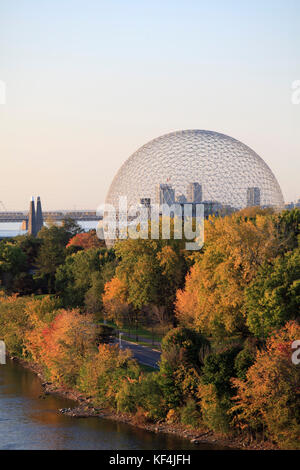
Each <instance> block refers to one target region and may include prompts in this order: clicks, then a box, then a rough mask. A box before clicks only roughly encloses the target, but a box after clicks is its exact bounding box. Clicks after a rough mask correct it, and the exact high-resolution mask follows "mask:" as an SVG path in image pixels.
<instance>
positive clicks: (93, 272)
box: [55, 248, 115, 311]
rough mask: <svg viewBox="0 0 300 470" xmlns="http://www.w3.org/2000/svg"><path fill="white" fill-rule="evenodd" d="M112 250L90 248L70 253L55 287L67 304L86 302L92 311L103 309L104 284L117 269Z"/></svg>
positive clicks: (62, 266)
mask: <svg viewBox="0 0 300 470" xmlns="http://www.w3.org/2000/svg"><path fill="white" fill-rule="evenodd" d="M114 258H115V255H114V252H113V251H112V250H106V249H99V248H90V249H88V250H81V251H78V252H77V253H73V254H72V255H70V256H67V257H66V260H65V263H64V264H63V265H61V266H60V267H59V268H58V269H57V272H56V275H55V290H56V292H57V293H58V294H59V295H60V296H61V297H62V299H63V302H64V306H65V307H68V306H70V307H82V306H84V305H86V307H87V309H88V311H91V308H92V304H93V305H94V307H93V308H95V309H96V311H97V310H98V311H99V309H102V294H103V292H104V285H105V282H107V281H108V280H109V279H110V278H111V277H112V276H113V275H114V270H115V260H114Z"/></svg>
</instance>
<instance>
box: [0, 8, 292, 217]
mask: <svg viewBox="0 0 300 470" xmlns="http://www.w3.org/2000/svg"><path fill="white" fill-rule="evenodd" d="M0 80H3V81H5V82H6V86H7V103H6V105H0V156H1V190H0V200H1V201H4V203H5V205H6V206H7V208H9V209H23V208H26V207H27V205H28V200H29V197H30V196H31V194H40V195H41V197H42V199H43V203H44V207H45V208H49V209H56V208H57V209H59V208H74V207H76V208H78V209H79V208H91V209H92V208H95V207H97V206H98V204H100V203H101V202H103V200H104V198H105V194H106V191H107V189H108V187H109V184H110V182H111V179H112V178H113V176H114V174H115V172H116V171H117V169H118V168H119V166H120V165H121V163H123V162H124V161H125V160H126V158H127V157H129V156H130V154H131V153H133V152H134V151H135V150H136V149H137V148H138V147H140V146H141V145H143V144H144V143H145V142H147V141H148V140H150V139H152V138H154V137H157V136H159V135H161V134H164V133H166V132H171V131H173V130H179V129H190V128H197V129H208V130H215V131H218V132H223V133H226V134H228V135H230V136H232V137H235V138H237V139H239V140H241V141H242V142H244V143H245V144H247V145H249V146H250V147H251V148H253V150H255V151H256V152H257V153H258V154H259V155H260V156H261V157H262V158H263V159H264V160H265V161H266V162H267V163H268V165H269V166H270V167H271V169H272V170H273V172H274V173H275V175H276V177H277V179H278V181H279V183H280V185H281V187H282V190H283V193H284V197H285V200H288V201H289V200H292V199H296V198H298V197H299V198H300V185H299V174H300V105H292V103H291V93H292V91H291V85H292V82H293V81H294V80H300V2H299V0H285V1H284V0H266V1H263V0H261V1H258V0H252V1H250V0H210V1H202V0H198V1H196V0H194V1H192V0H185V1H183V0H182V1H176V0H172V1H171V0H164V1H162V0H161V1H156V0H151V1H150V0H149V1H148V0H147V1H146V0H140V1H135V0H126V1H125V0H122V1H121V0H118V1H117V0H107V1H101V0H98V1H96V0H93V1H91V0H81V1H78V0H43V1H40V0H2V1H1V3H0Z"/></svg>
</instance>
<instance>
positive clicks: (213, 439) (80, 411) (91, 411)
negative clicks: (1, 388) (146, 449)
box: [10, 357, 278, 450]
mask: <svg viewBox="0 0 300 470" xmlns="http://www.w3.org/2000/svg"><path fill="white" fill-rule="evenodd" d="M10 359H11V360H14V361H16V362H18V363H19V364H20V365H22V366H23V367H26V368H27V369H30V370H31V371H32V372H34V373H36V374H37V376H38V377H39V379H40V380H41V385H42V388H43V395H49V394H53V395H58V396H60V397H63V398H66V399H69V400H72V401H74V402H76V403H77V406H75V407H74V408H62V409H60V410H58V412H60V413H62V414H65V415H67V416H71V417H73V418H88V417H98V418H103V419H109V420H114V421H119V422H122V423H126V424H129V425H132V426H135V427H138V428H141V429H144V430H146V431H150V432H156V433H157V432H162V433H167V434H173V435H175V436H178V437H180V438H184V439H188V440H189V441H190V442H191V443H193V444H195V445H197V444H211V445H216V446H218V447H219V448H222V449H235V450H276V449H278V448H277V447H276V446H275V445H274V444H272V443H271V442H268V441H264V442H257V441H252V442H249V440H247V439H245V438H241V437H234V436H232V437H230V438H229V437H223V436H220V435H218V434H216V433H214V432H212V431H207V430H205V429H203V430H201V429H192V428H188V427H187V426H183V425H181V424H169V423H165V422H160V423H148V422H146V423H144V422H143V423H141V422H137V420H136V417H135V416H133V415H130V414H128V413H118V412H117V411H114V410H109V409H98V408H95V407H94V406H93V405H92V403H91V399H90V398H89V397H85V396H83V395H82V393H80V392H77V391H76V390H73V389H68V388H65V387H61V386H58V385H56V384H54V383H51V382H47V381H46V380H45V377H44V375H43V372H42V368H41V367H40V366H39V365H38V364H36V363H31V362H27V361H24V360H22V359H19V358H17V357H12V358H10Z"/></svg>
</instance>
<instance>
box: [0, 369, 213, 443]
mask: <svg viewBox="0 0 300 470" xmlns="http://www.w3.org/2000/svg"><path fill="white" fill-rule="evenodd" d="M42 397H43V390H42V387H41V382H40V380H39V379H38V377H37V376H36V375H35V374H34V373H33V372H31V371H30V370H28V369H25V368H23V367H22V366H20V365H19V364H16V363H15V362H13V361H7V364H6V365H0V449H99V450H101V449H107V450H113V449H117V450H125V449H128V450H131V449H136V450H140V449H141V450H146V449H155V450H162V449H164V450H189V449H195V448H197V449H215V448H216V447H214V446H210V445H202V446H195V445H193V444H191V443H190V442H189V441H188V440H184V439H180V438H178V437H174V436H172V435H167V434H162V433H159V434H156V433H152V432H148V431H144V430H142V429H138V428H135V427H134V426H130V425H127V424H124V423H118V422H115V421H110V420H107V419H103V418H71V417H69V416H64V415H62V414H60V413H59V412H58V409H59V408H69V407H73V406H75V403H74V402H72V401H71V400H66V399H64V398H60V397H57V396H54V395H46V396H44V398H42Z"/></svg>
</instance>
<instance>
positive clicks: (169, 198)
mask: <svg viewBox="0 0 300 470" xmlns="http://www.w3.org/2000/svg"><path fill="white" fill-rule="evenodd" d="M156 203H157V204H167V205H168V206H171V205H172V204H174V203H175V190H174V189H173V188H172V186H171V185H170V184H162V183H160V184H158V185H157V186H156Z"/></svg>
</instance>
